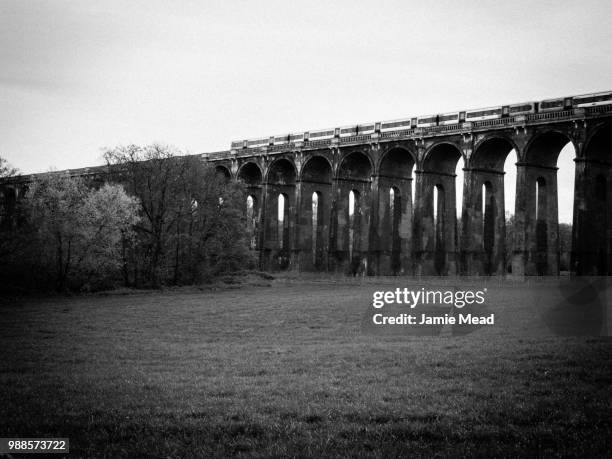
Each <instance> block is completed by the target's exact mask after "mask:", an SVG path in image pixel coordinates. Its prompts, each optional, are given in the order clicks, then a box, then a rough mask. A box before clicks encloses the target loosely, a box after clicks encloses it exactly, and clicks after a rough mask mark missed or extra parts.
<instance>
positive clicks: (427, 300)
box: [372, 288, 495, 326]
mask: <svg viewBox="0 0 612 459" xmlns="http://www.w3.org/2000/svg"><path fill="white" fill-rule="evenodd" d="M486 292H487V289H486V288H485V289H483V290H475V291H472V290H426V289H425V288H421V289H417V290H410V289H408V288H404V289H401V288H396V289H395V290H390V291H377V292H374V293H373V295H372V307H373V308H375V309H381V308H383V307H384V306H387V305H402V306H404V307H407V308H410V310H411V311H410V312H409V313H408V312H406V313H399V314H397V312H396V313H394V314H385V313H384V312H376V313H375V314H373V315H372V322H373V323H374V324H375V325H412V326H419V325H494V324H495V314H493V313H490V314H485V315H479V314H475V313H473V312H469V313H468V312H458V314H457V315H455V314H453V312H454V311H452V312H451V313H448V312H447V313H444V314H440V313H438V314H435V313H434V311H431V310H428V311H427V312H421V313H418V312H417V311H414V309H415V308H416V307H418V306H427V305H429V306H449V307H452V308H457V309H462V308H463V307H465V306H480V305H483V304H484V303H485V298H486ZM447 311H448V309H447Z"/></svg>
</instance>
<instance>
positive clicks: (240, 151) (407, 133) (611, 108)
mask: <svg viewBox="0 0 612 459" xmlns="http://www.w3.org/2000/svg"><path fill="white" fill-rule="evenodd" d="M610 112H612V104H608V105H599V106H594V107H585V108H581V107H578V108H572V109H569V110H562V111H557V112H544V113H532V114H527V115H520V116H510V117H508V118H497V119H492V120H481V121H472V122H470V123H463V124H460V123H458V124H449V125H444V126H429V127H424V128H411V129H404V130H401V131H391V132H381V133H380V134H379V135H378V138H379V139H395V138H411V137H420V136H424V135H435V134H437V133H454V132H470V131H472V130H474V129H480V128H487V127H493V126H513V125H517V124H524V123H529V122H536V123H537V122H538V121H549V120H571V119H573V118H582V117H584V116H585V115H599V114H602V113H610ZM374 138H376V136H373V135H372V134H360V135H353V136H350V137H341V138H334V139H325V140H309V141H305V142H303V143H302V144H296V143H293V142H292V143H289V144H282V145H267V146H259V147H251V148H236V150H232V151H233V152H234V154H235V155H237V156H240V157H242V156H252V155H254V154H255V155H256V154H258V153H260V154H261V153H276V152H282V151H291V150H293V149H295V148H298V146H299V147H301V146H303V147H305V148H324V147H330V146H332V145H338V144H339V145H342V144H350V143H359V142H369V141H371V140H373V139H374ZM203 156H204V157H206V158H207V159H211V160H216V159H225V158H228V157H230V151H219V152H212V153H204V154H203Z"/></svg>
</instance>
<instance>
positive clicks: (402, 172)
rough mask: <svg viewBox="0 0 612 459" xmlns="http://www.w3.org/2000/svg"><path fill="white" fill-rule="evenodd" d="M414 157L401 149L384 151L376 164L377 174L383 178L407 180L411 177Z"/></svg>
mask: <svg viewBox="0 0 612 459" xmlns="http://www.w3.org/2000/svg"><path fill="white" fill-rule="evenodd" d="M414 163H415V156H414V155H413V154H412V152H411V151H410V150H408V149H406V148H403V147H393V148H390V149H389V150H387V151H385V152H384V153H383V155H382V157H381V159H380V161H379V164H378V173H379V175H383V176H385V177H393V178H402V179H407V178H410V177H411V176H412V168H413V166H414Z"/></svg>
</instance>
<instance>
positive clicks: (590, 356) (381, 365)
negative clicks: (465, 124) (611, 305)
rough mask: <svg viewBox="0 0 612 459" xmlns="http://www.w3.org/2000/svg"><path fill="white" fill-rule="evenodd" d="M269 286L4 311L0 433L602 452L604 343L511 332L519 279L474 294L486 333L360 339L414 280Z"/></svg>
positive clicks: (297, 450)
mask: <svg viewBox="0 0 612 459" xmlns="http://www.w3.org/2000/svg"><path fill="white" fill-rule="evenodd" d="M432 282H434V281H432ZM455 282H456V281H455ZM270 283H271V285H270V286H267V287H266V286H245V287H242V288H238V289H233V288H222V289H219V290H216V291H199V290H197V289H188V290H178V291H171V292H152V293H139V294H129V295H107V296H105V295H98V296H87V297H74V298H57V297H56V298H50V299H40V298H38V299H34V298H30V299H22V300H11V301H7V300H5V301H4V304H3V305H2V307H1V308H0V314H1V317H2V320H1V323H0V349H1V351H2V356H1V361H0V371H1V373H0V436H1V437H15V436H26V437H50V436H54V437H69V438H70V448H71V456H83V457H126V456H130V457H133V456H143V457H145V456H146V457H205V456H265V457H268V456H299V457H303V456H313V457H321V456H372V457H389V456H427V457H431V456H466V455H467V456H474V455H476V456H486V457H491V456H507V457H515V456H517V455H522V456H530V457H531V456H557V455H571V456H587V457H592V456H595V457H597V456H600V457H603V456H606V455H609V454H610V451H611V450H612V449H611V446H612V445H611V438H612V341H610V339H609V338H599V337H557V336H555V335H554V334H552V333H551V334H538V333H533V334H529V333H525V334H521V333H517V332H516V331H517V330H520V329H524V328H525V327H524V325H525V324H528V323H529V320H527V319H525V317H527V316H526V315H525V313H526V311H525V310H526V308H527V307H533V306H532V305H530V304H529V301H528V299H529V298H527V297H525V295H526V293H525V289H524V287H523V285H522V284H520V283H510V282H505V283H504V282H502V283H497V284H490V285H489V291H490V298H489V299H488V303H489V304H488V306H489V309H490V310H494V311H495V312H496V314H497V318H496V321H497V323H499V325H496V326H494V327H488V328H483V329H480V330H477V331H475V332H474V333H471V334H469V335H466V336H451V334H448V333H442V336H436V337H429V336H410V335H407V334H395V335H392V336H376V335H372V334H370V333H366V332H364V330H363V329H362V321H363V317H364V314H365V313H366V312H367V308H368V304H369V302H371V298H372V292H373V291H374V290H377V289H380V288H381V287H382V288H387V287H389V288H391V286H392V285H406V286H421V285H422V284H423V281H414V280H410V279H405V280H399V281H398V280H397V279H394V280H389V279H378V280H377V279H368V280H366V281H363V280H335V281H331V280H329V281H324V280H316V279H310V280H304V279H302V280H290V279H289V280H276V281H270ZM521 317H523V319H521ZM521 320H524V323H521ZM513 321H514V322H513ZM506 324H514V328H512V327H511V326H510V325H508V326H506ZM525 326H526V325H525ZM527 328H528V327H527Z"/></svg>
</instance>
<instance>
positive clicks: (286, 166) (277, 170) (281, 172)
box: [266, 158, 297, 185]
mask: <svg viewBox="0 0 612 459" xmlns="http://www.w3.org/2000/svg"><path fill="white" fill-rule="evenodd" d="M296 176H297V174H296V168H295V164H294V163H293V161H290V160H288V159H287V158H280V159H277V160H275V161H274V162H272V164H270V167H269V168H268V173H267V174H266V181H267V183H269V184H274V185H294V184H295V179H296Z"/></svg>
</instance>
